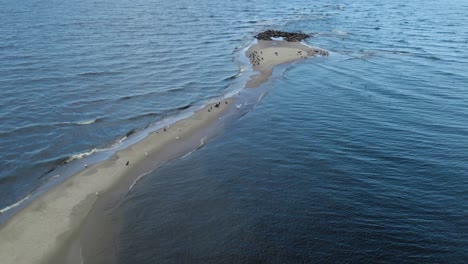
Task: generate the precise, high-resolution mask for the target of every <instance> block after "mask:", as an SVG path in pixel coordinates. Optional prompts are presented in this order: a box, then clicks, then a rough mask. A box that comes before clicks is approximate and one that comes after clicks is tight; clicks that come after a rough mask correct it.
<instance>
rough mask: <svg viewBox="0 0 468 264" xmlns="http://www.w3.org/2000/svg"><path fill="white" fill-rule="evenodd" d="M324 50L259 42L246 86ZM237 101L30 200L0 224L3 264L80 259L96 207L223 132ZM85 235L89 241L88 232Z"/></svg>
mask: <svg viewBox="0 0 468 264" xmlns="http://www.w3.org/2000/svg"><path fill="white" fill-rule="evenodd" d="M323 52H326V51H323V50H321V49H318V48H312V47H308V46H306V45H304V44H301V43H298V42H286V41H276V40H272V41H267V40H259V41H258V42H257V43H256V44H254V45H252V46H251V47H249V48H248V49H247V51H246V54H245V55H246V56H247V58H248V59H250V62H251V63H252V66H253V67H252V68H253V70H254V71H256V72H258V73H255V74H254V75H252V76H250V79H249V80H248V81H247V83H246V84H245V86H244V88H245V89H247V88H258V87H260V86H261V85H262V84H264V83H265V82H266V81H267V80H268V79H269V77H270V76H271V75H272V73H273V69H274V68H275V67H276V66H278V65H283V64H287V63H292V62H295V61H298V60H301V59H305V58H308V57H311V56H315V55H326V54H323ZM252 54H255V56H254V55H252ZM260 55H261V56H260ZM257 58H258V60H259V61H258V63H254V62H255V61H256V59H257ZM238 101H240V102H241V103H243V100H242V98H240V96H231V97H228V98H224V99H222V100H221V101H219V102H217V103H209V104H207V105H206V106H204V107H203V108H201V109H199V110H197V111H195V112H194V114H193V115H191V116H189V117H186V118H183V119H180V120H178V121H176V122H175V123H173V124H171V125H168V126H166V127H163V128H160V129H158V130H156V131H154V132H152V133H150V134H149V135H147V136H146V137H145V138H143V139H142V140H140V141H138V142H136V143H134V144H131V145H129V146H127V147H126V148H123V149H121V150H119V151H117V152H116V153H114V154H113V155H112V156H111V157H110V158H109V159H106V160H104V161H101V162H98V163H96V164H93V165H90V166H88V167H87V168H83V169H82V170H80V171H79V172H78V173H76V174H74V175H72V176H70V177H68V178H67V179H65V180H64V181H62V182H61V183H59V184H58V185H56V186H54V187H53V188H51V189H50V190H48V191H47V192H45V193H43V194H41V195H40V196H39V197H37V198H36V199H35V200H33V201H30V202H29V203H28V204H27V205H25V206H24V207H23V208H22V209H21V210H19V211H18V212H16V213H15V214H14V215H13V216H11V217H10V218H9V219H7V220H6V221H5V223H3V224H2V226H0V258H1V259H2V263H5V264H7V263H64V262H65V263H81V261H82V258H83V255H82V252H81V251H82V248H81V246H80V243H79V242H80V239H81V238H80V237H81V233H82V231H83V229H84V228H83V227H84V226H85V225H86V223H92V222H95V221H92V219H94V218H96V212H97V211H99V210H98V209H97V208H99V209H102V208H108V207H112V206H114V207H115V205H116V203H118V202H119V201H122V200H123V199H124V197H125V194H126V193H127V192H128V191H130V190H131V187H132V186H133V185H134V184H135V183H136V182H137V181H138V179H139V177H142V176H144V175H145V174H147V173H149V172H151V171H153V170H155V169H156V168H158V167H159V166H161V165H162V164H164V163H166V162H168V161H170V160H173V159H176V158H178V157H181V156H183V155H184V154H186V153H187V152H189V153H190V152H192V151H194V150H196V149H197V148H199V147H200V146H202V145H203V144H204V141H206V140H207V139H209V138H211V137H213V136H214V135H215V134H216V133H218V132H219V131H221V130H222V127H223V126H224V125H225V124H224V122H225V120H229V119H230V118H231V117H235V116H238V115H239V113H240V112H241V111H239V108H241V107H240V106H239V105H238V104H236V103H237V102H238ZM241 105H242V104H241ZM242 111H244V109H242ZM93 225H94V224H93ZM93 229H96V226H92V225H91V226H89V225H88V228H87V229H86V230H87V231H88V233H89V231H92V230H93ZM85 233H86V232H85ZM83 239H85V240H89V234H88V235H86V234H84V235H83ZM85 250H92V249H89V247H88V249H86V248H85ZM85 255H86V252H85ZM88 255H89V254H88ZM91 255H92V253H91ZM78 256H79V258H81V260H79V259H78ZM93 260H94V259H93Z"/></svg>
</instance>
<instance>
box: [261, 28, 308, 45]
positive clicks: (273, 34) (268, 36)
mask: <svg viewBox="0 0 468 264" xmlns="http://www.w3.org/2000/svg"><path fill="white" fill-rule="evenodd" d="M308 37H310V36H309V35H307V34H304V33H297V32H287V31H278V30H267V31H263V32H261V33H259V34H257V35H256V36H255V38H257V39H259V40H273V39H272V38H283V39H284V40H286V41H289V42H299V41H302V40H304V39H306V38H308Z"/></svg>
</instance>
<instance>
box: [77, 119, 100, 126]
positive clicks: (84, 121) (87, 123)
mask: <svg viewBox="0 0 468 264" xmlns="http://www.w3.org/2000/svg"><path fill="white" fill-rule="evenodd" d="M96 120H97V119H89V120H82V121H78V122H76V124H77V125H89V124H92V123H94V122H96Z"/></svg>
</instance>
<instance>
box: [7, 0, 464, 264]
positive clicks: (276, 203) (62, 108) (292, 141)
mask: <svg viewBox="0 0 468 264" xmlns="http://www.w3.org/2000/svg"><path fill="white" fill-rule="evenodd" d="M467 13H468V3H467V2H466V1H457V0H450V1H445V2H435V1H431V2H427V1H426V2H423V1H391V3H388V2H387V1H374V2H372V3H370V2H369V1H360V0H359V1H344V2H336V1H314V2H309V1H299V0H297V1H288V2H287V3H273V2H272V1H255V2H251V1H246V0H239V1H235V2H233V1H230V2H229V1H228V2H216V3H214V2H212V1H205V0H201V1H195V2H194V1H187V0H174V1H149V0H141V1H126V0H118V1H99V2H94V1H88V0H85V1H79V2H74V1H47V2H44V1H30V0H27V1H24V2H22V3H21V4H18V2H17V1H11V0H6V1H2V8H1V9H0V62H1V64H0V65H1V67H0V87H1V88H2V89H1V90H0V160H1V162H2V163H1V171H0V208H4V207H5V206H7V205H9V204H12V203H14V202H16V201H18V200H20V199H21V198H23V197H25V196H26V195H27V194H28V193H30V192H31V191H33V190H34V189H35V188H37V187H38V186H40V185H41V184H43V183H44V182H46V181H47V180H48V178H49V176H47V175H49V174H47V175H46V173H47V172H48V171H49V170H51V169H53V168H55V167H56V166H58V165H60V164H61V163H62V162H63V161H65V160H66V159H68V158H69V157H70V156H73V155H75V154H77V153H83V152H86V151H90V150H92V149H93V148H105V147H108V146H111V145H112V144H115V142H118V140H119V139H121V138H123V137H124V135H125V134H126V133H128V132H129V131H132V130H140V129H143V128H144V127H146V126H148V125H149V124H151V123H154V122H157V121H159V120H163V119H164V118H167V117H170V116H173V115H175V114H177V113H178V112H179V111H180V110H181V109H182V108H184V107H185V106H187V105H200V104H202V103H203V102H204V101H206V100H208V99H210V98H213V97H216V96H219V95H222V94H224V93H225V92H226V90H228V89H229V87H231V86H232V85H235V84H236V78H231V77H232V76H236V75H237V74H238V73H239V69H238V65H237V64H236V63H235V62H233V59H234V58H235V57H236V56H237V54H236V49H238V48H241V47H244V46H245V45H246V44H247V43H248V42H249V40H251V39H252V36H253V34H254V33H255V32H258V31H260V30H262V29H264V28H274V29H280V30H293V31H302V32H306V33H311V34H313V36H314V38H311V39H309V40H308V42H309V43H311V44H313V45H317V46H320V47H322V48H325V49H328V50H330V51H331V54H330V56H329V57H327V58H316V59H309V60H306V61H302V62H299V63H296V64H294V65H292V66H290V67H288V68H287V69H286V70H285V72H284V73H283V76H282V77H281V78H276V79H274V80H272V81H271V82H270V83H268V84H266V85H268V86H269V88H268V91H269V93H268V94H267V95H266V96H265V97H264V98H263V99H262V100H261V101H260V102H259V103H258V104H257V105H256V106H255V108H254V109H253V110H252V111H250V112H249V113H248V114H247V115H246V116H244V117H242V118H241V119H239V120H237V121H235V122H234V123H232V124H231V125H229V126H228V128H227V130H226V131H225V132H224V133H223V134H222V135H220V136H219V137H217V138H216V139H215V140H213V141H211V142H210V144H207V145H206V146H205V147H204V148H202V149H200V150H198V151H196V152H194V153H192V154H191V155H189V156H187V157H185V158H183V159H181V160H177V161H173V162H171V163H170V164H167V165H165V166H164V167H163V168H161V169H159V170H156V171H155V172H153V173H151V174H150V175H148V176H146V177H144V178H142V179H141V180H140V181H139V183H138V184H137V185H136V186H135V187H134V188H133V189H132V191H131V192H130V194H129V195H128V196H127V200H126V201H125V202H124V203H122V205H121V206H120V207H119V208H116V210H115V212H113V213H114V214H115V217H119V218H123V219H124V223H125V224H124V226H123V227H122V229H121V230H120V231H119V232H120V234H121V236H120V238H119V241H118V242H116V244H117V245H118V250H119V258H120V259H121V263H173V262H181V263H185V262H190V263H313V262H317V263H323V262H327V263H329V262H336V263H343V262H352V263H363V262H364V263H367V262H369V263H375V262H379V263H395V262H402V263H464V262H466V260H467V259H468V235H467V234H468V220H467V219H468V125H467V124H468V91H467V88H466V87H467V83H468V71H467V70H466V69H468V51H467V49H466V47H467V45H468V26H467V25H468V17H467V16H466V14H467ZM52 174H53V173H52ZM44 175H46V176H44Z"/></svg>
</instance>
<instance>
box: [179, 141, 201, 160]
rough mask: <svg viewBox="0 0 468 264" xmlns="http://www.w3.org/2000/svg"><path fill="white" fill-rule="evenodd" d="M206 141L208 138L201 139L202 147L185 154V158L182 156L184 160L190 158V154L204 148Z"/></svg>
mask: <svg viewBox="0 0 468 264" xmlns="http://www.w3.org/2000/svg"><path fill="white" fill-rule="evenodd" d="M205 141H206V137H203V138H201V139H200V145H199V146H198V147H197V148H196V149H194V150H192V151H190V152H189V153H187V154H185V155H184V156H182V159H184V158H186V157H188V156H189V155H190V154H192V153H194V152H195V151H197V150H199V149H201V148H203V146H204V145H205Z"/></svg>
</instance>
